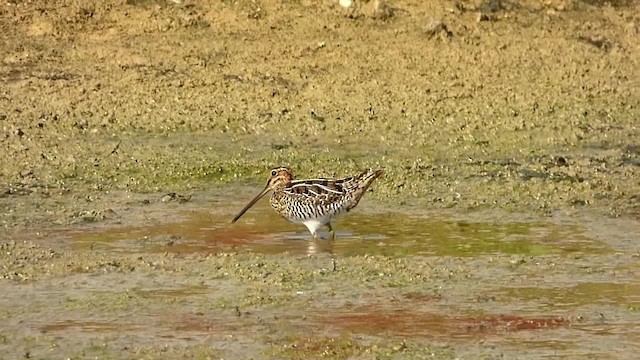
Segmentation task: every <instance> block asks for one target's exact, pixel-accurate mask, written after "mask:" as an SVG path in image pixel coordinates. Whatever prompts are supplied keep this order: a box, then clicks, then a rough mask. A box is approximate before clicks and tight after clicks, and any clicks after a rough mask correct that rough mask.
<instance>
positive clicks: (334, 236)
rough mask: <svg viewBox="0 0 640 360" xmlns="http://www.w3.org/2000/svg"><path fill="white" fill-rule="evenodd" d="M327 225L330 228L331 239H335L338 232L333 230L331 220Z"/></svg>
mask: <svg viewBox="0 0 640 360" xmlns="http://www.w3.org/2000/svg"><path fill="white" fill-rule="evenodd" d="M327 227H328V228H329V240H334V239H335V238H336V232H335V231H333V228H332V227H331V223H330V222H328V223H327Z"/></svg>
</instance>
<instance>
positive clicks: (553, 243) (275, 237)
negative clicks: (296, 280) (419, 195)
mask: <svg viewBox="0 0 640 360" xmlns="http://www.w3.org/2000/svg"><path fill="white" fill-rule="evenodd" d="M334 228H336V230H337V231H336V237H335V239H334V240H328V239H326V238H328V236H329V234H328V233H326V232H325V233H323V234H322V236H323V237H324V238H325V239H319V240H313V239H311V236H310V235H309V233H308V232H307V231H306V228H305V227H304V226H303V225H296V224H289V223H287V221H286V220H284V219H282V218H280V217H279V216H277V215H276V214H274V213H273V211H272V210H271V209H269V208H267V207H265V205H264V204H263V205H262V206H257V207H256V209H254V211H253V214H252V215H246V216H245V217H244V218H243V219H241V220H240V221H239V222H238V223H236V224H230V223H229V218H228V217H227V216H221V215H217V214H212V213H210V212H207V211H204V210H194V211H184V212H181V213H178V215H177V216H176V215H172V217H171V218H168V217H167V218H165V219H163V220H162V222H161V223H159V222H152V223H146V224H141V225H135V226H122V227H119V226H115V227H111V228H106V229H101V228H91V227H88V228H82V229H73V230H67V231H63V232H62V233H60V232H58V233H57V234H56V237H60V236H61V235H62V236H61V237H62V238H63V239H64V241H65V244H66V246H68V247H71V248H74V249H87V248H91V249H109V250H110V251H126V252H132V251H133V252H174V253H192V252H212V253H217V252H229V251H249V252H255V253H262V254H277V253H283V252H289V253H292V254H312V253H332V254H336V255H340V256H354V255H365V254H369V255H386V256H408V255H425V256H465V257H472V256H477V255H490V254H519V255H533V256H535V255H547V254H572V253H591V254H596V253H601V254H603V253H609V252H611V251H612V249H611V248H610V247H609V246H608V245H607V244H606V243H604V242H602V241H599V240H596V239H593V238H590V237H589V236H588V235H587V234H586V231H585V229H583V228H581V227H579V226H575V225H557V224H552V223H543V222H537V223H535V222H534V223H526V222H521V223H504V222H494V223H492V222H472V221H450V220H443V219H441V218H432V217H427V216H408V215H403V214H397V213H381V214H362V213H353V214H349V215H348V216H345V217H343V218H340V219H339V220H338V222H337V225H334Z"/></svg>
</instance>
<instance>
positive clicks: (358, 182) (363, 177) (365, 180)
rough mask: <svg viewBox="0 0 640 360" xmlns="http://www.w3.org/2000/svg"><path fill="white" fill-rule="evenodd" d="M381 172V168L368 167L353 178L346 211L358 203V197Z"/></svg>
mask: <svg viewBox="0 0 640 360" xmlns="http://www.w3.org/2000/svg"><path fill="white" fill-rule="evenodd" d="M383 172H384V171H383V170H373V169H369V170H367V171H364V172H363V173H362V174H360V175H358V176H356V177H355V178H354V179H353V181H354V182H355V186H354V187H355V189H354V190H353V193H352V196H351V200H350V204H349V206H348V207H347V211H349V210H351V209H353V208H354V207H355V206H356V205H358V202H360V199H361V198H362V196H363V195H364V193H365V192H366V191H367V189H368V188H369V186H371V184H372V183H373V181H374V180H375V179H377V178H379V177H380V175H382V173H383Z"/></svg>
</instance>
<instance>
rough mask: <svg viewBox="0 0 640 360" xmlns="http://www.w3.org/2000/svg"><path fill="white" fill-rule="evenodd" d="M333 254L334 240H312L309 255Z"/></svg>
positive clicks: (308, 249)
mask: <svg viewBox="0 0 640 360" xmlns="http://www.w3.org/2000/svg"><path fill="white" fill-rule="evenodd" d="M320 254H333V239H329V240H318V239H312V240H311V241H309V245H307V255H320Z"/></svg>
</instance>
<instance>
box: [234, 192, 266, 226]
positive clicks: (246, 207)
mask: <svg viewBox="0 0 640 360" xmlns="http://www.w3.org/2000/svg"><path fill="white" fill-rule="evenodd" d="M269 190H271V189H270V188H269V184H267V186H265V188H264V190H262V191H261V192H260V194H258V196H256V197H254V198H253V200H251V202H249V203H248V204H247V206H245V207H244V209H242V211H240V213H238V215H236V217H234V218H233V220H231V223H234V222H236V221H238V219H240V217H241V216H242V215H244V213H246V212H247V210H249V208H251V207H252V206H253V205H255V203H257V202H258V200H260V199H262V197H263V196H265V195H266V194H267V193H268V192H269Z"/></svg>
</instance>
